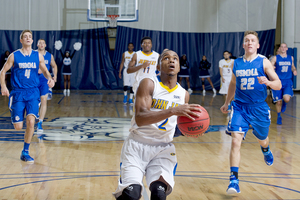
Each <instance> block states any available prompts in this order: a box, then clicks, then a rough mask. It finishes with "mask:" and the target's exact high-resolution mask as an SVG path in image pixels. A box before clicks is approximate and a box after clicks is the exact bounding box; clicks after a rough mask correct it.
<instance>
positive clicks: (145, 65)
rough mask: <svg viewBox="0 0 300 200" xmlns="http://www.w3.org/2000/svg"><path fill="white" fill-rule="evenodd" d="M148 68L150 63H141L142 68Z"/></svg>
mask: <svg viewBox="0 0 300 200" xmlns="http://www.w3.org/2000/svg"><path fill="white" fill-rule="evenodd" d="M149 66H150V62H149V61H148V60H147V61H146V62H144V63H143V65H142V67H143V68H147V67H149Z"/></svg>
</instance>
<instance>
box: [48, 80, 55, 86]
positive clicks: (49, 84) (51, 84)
mask: <svg viewBox="0 0 300 200" xmlns="http://www.w3.org/2000/svg"><path fill="white" fill-rule="evenodd" d="M47 84H48V86H49V88H53V87H54V84H55V82H54V80H53V79H52V78H50V79H49V80H48V82H47Z"/></svg>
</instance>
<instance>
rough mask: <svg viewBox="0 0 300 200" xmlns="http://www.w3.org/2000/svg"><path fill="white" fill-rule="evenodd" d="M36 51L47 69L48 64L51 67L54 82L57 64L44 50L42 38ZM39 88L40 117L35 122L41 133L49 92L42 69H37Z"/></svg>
mask: <svg viewBox="0 0 300 200" xmlns="http://www.w3.org/2000/svg"><path fill="white" fill-rule="evenodd" d="M37 46H38V52H39V53H40V54H42V55H43V56H44V60H45V65H46V67H47V69H48V71H49V70H50V66H51V67H52V71H53V74H54V76H53V79H54V81H55V82H56V80H57V78H56V77H57V65H56V63H55V60H54V57H53V55H52V54H51V53H49V52H48V51H46V50H45V48H46V42H45V40H44V39H39V40H38V44H37ZM39 80H40V84H39V90H40V96H41V106H40V113H39V114H40V117H39V122H38V124H37V132H38V133H42V132H43V127H42V123H43V120H44V118H45V114H46V111H47V99H48V93H49V86H48V84H47V82H48V80H47V79H46V78H45V76H44V75H43V74H42V71H41V70H39Z"/></svg>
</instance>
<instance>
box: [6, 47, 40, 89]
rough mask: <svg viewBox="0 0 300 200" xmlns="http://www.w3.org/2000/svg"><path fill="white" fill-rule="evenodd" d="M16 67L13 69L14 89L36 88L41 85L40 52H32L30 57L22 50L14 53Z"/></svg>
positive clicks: (12, 81)
mask: <svg viewBox="0 0 300 200" xmlns="http://www.w3.org/2000/svg"><path fill="white" fill-rule="evenodd" d="M13 54H14V66H13V67H12V69H11V84H12V87H13V89H26V88H34V87H38V85H39V82H40V81H39V77H38V70H39V63H40V59H39V52H37V51H34V50H32V51H31V54H30V55H24V54H23V53H22V52H21V50H20V49H19V50H17V51H15V52H13Z"/></svg>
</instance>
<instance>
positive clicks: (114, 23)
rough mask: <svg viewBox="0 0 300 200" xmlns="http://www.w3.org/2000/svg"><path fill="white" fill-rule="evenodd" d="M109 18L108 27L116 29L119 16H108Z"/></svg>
mask: <svg viewBox="0 0 300 200" xmlns="http://www.w3.org/2000/svg"><path fill="white" fill-rule="evenodd" d="M107 18H108V27H110V28H116V27H117V22H118V18H119V15H107Z"/></svg>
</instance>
